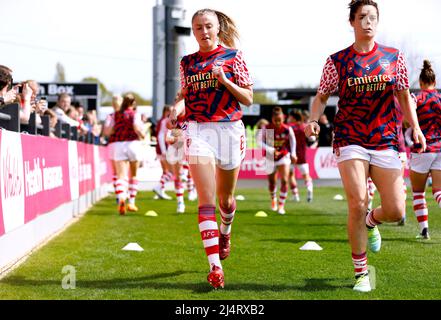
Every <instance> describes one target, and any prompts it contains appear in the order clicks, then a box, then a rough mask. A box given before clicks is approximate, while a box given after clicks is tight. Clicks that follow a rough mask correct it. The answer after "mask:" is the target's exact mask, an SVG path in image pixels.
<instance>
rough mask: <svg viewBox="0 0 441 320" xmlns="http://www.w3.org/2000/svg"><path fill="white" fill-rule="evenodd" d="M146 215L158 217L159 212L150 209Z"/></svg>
mask: <svg viewBox="0 0 441 320" xmlns="http://www.w3.org/2000/svg"><path fill="white" fill-rule="evenodd" d="M145 216H147V217H157V216H158V214H157V213H156V212H155V211H153V210H149V211H147V212H146V213H145Z"/></svg>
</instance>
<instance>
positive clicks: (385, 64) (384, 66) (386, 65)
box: [380, 59, 390, 71]
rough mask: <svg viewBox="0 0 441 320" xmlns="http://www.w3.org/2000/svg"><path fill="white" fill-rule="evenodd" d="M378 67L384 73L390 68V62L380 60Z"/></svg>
mask: <svg viewBox="0 0 441 320" xmlns="http://www.w3.org/2000/svg"><path fill="white" fill-rule="evenodd" d="M380 66H381V67H382V68H383V70H384V71H388V70H389V67H390V62H389V60H387V59H380Z"/></svg>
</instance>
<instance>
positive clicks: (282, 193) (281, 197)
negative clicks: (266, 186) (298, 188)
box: [279, 185, 288, 207]
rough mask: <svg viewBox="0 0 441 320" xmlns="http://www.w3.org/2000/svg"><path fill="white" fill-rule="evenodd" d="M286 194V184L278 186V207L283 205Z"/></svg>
mask: <svg viewBox="0 0 441 320" xmlns="http://www.w3.org/2000/svg"><path fill="white" fill-rule="evenodd" d="M287 196H288V187H287V186H286V185H282V186H281V187H280V193H279V207H284V206H285V202H286V197H287Z"/></svg>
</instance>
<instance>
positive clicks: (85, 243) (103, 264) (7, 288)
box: [0, 187, 441, 300]
mask: <svg viewBox="0 0 441 320" xmlns="http://www.w3.org/2000/svg"><path fill="white" fill-rule="evenodd" d="M236 194H241V195H243V196H244V197H245V201H238V205H237V207H238V210H237V215H236V218H235V220H234V224H233V227H232V251H231V255H230V257H229V258H228V259H227V260H225V261H224V262H223V267H224V270H225V288H224V289H220V290H213V289H212V288H211V286H210V285H209V284H208V283H207V281H206V277H207V273H208V263H207V258H206V256H205V252H204V249H203V245H202V241H201V238H200V234H199V231H198V224H197V220H198V219H197V218H198V216H197V214H196V212H197V211H196V210H197V204H196V203H195V202H192V203H190V202H188V201H187V203H186V205H187V208H186V209H187V210H186V213H185V214H182V215H178V214H176V213H175V210H176V203H175V201H174V200H173V201H164V200H153V194H152V193H151V192H140V193H139V195H138V199H137V204H138V206H139V209H140V210H139V212H138V213H129V214H128V215H127V216H124V217H120V216H119V215H118V214H117V210H116V205H115V200H114V198H113V196H109V197H108V198H106V199H103V200H102V201H100V202H98V203H97V204H96V205H95V206H94V207H93V208H92V209H91V210H90V211H88V212H87V214H86V215H85V216H84V217H82V218H81V219H80V220H79V221H78V222H76V223H74V224H73V225H71V226H70V227H69V228H67V229H66V230H65V231H64V232H63V233H61V234H60V235H59V236H57V237H56V238H54V239H53V240H51V241H50V242H49V243H48V244H46V245H45V246H43V247H42V248H41V249H39V250H38V251H36V252H35V253H33V254H32V255H31V256H30V257H29V258H28V259H27V260H26V261H25V262H24V263H23V264H21V265H20V266H19V267H18V268H16V269H15V270H13V271H12V272H10V273H9V274H8V275H7V276H6V277H4V278H3V279H1V280H0V299H129V300H131V299H146V300H180V299H184V300H193V299H198V300H233V299H234V300H241V299H264V300H279V299H289V300H315V299H318V300H322V299H338V300H341V299H344V300H347V299H355V300H360V299H382V300H383V299H387V300H395V299H440V298H441V285H440V281H439V275H440V274H441V254H440V252H441V210H440V208H439V207H438V206H437V205H436V203H435V201H434V200H433V197H432V195H431V190H430V189H429V190H427V192H426V195H427V203H428V207H429V226H430V232H431V233H430V234H431V237H432V239H431V240H430V241H428V242H421V241H419V240H416V239H415V236H416V234H417V232H418V225H417V222H416V218H415V216H414V214H413V210H412V201H411V199H410V198H409V199H408V200H407V216H408V219H407V223H406V225H405V226H404V227H399V226H397V225H396V224H388V225H382V226H380V231H381V234H382V237H383V247H382V250H381V252H380V253H378V254H373V253H368V263H369V265H371V266H373V267H374V268H375V274H376V277H375V281H376V287H377V288H376V290H373V291H372V292H370V293H365V294H362V293H357V292H354V291H353V290H352V286H353V266H352V262H351V252H350V247H349V244H348V241H347V234H346V217H347V213H346V211H347V210H346V202H345V201H335V200H333V197H334V195H336V194H344V193H343V190H342V189H341V188H339V187H318V188H315V194H314V202H313V203H306V202H305V198H306V195H305V191H304V190H301V197H302V200H303V201H302V202H300V203H293V202H292V201H288V202H287V206H286V209H287V214H286V215H285V216H280V215H277V214H276V213H273V212H272V211H271V210H269V204H270V203H269V195H268V192H267V191H266V190H265V189H239V190H237V192H236ZM375 200H376V201H378V194H376V199H375ZM148 210H155V211H156V212H157V213H158V217H147V216H145V215H144V214H145V213H146V212H147V211H148ZM259 210H264V211H265V212H267V213H268V217H266V218H258V217H255V216H254V215H255V214H256V212H257V211H259ZM218 221H219V216H218ZM307 241H315V242H317V243H318V244H319V245H320V246H321V247H322V248H323V250H322V251H301V250H299V248H300V247H301V246H302V245H303V244H304V243H306V242H307ZM129 242H136V243H138V244H139V245H140V246H141V247H143V248H144V251H142V252H133V251H122V250H121V249H122V248H123V247H124V246H125V245H126V244H128V243H129ZM67 265H70V266H73V267H74V268H75V271H76V274H75V275H76V283H75V289H63V287H62V281H63V277H65V276H66V274H64V273H63V272H62V270H63V267H65V266H67Z"/></svg>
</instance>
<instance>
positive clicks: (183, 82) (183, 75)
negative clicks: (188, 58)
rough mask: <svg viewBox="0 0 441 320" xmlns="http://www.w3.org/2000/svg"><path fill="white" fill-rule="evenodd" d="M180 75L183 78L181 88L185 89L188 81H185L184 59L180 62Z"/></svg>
mask: <svg viewBox="0 0 441 320" xmlns="http://www.w3.org/2000/svg"><path fill="white" fill-rule="evenodd" d="M179 75H180V78H181V88H182V89H185V88H186V87H187V83H186V81H185V73H184V68H183V67H182V61H181V63H180V64H179Z"/></svg>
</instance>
